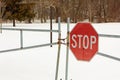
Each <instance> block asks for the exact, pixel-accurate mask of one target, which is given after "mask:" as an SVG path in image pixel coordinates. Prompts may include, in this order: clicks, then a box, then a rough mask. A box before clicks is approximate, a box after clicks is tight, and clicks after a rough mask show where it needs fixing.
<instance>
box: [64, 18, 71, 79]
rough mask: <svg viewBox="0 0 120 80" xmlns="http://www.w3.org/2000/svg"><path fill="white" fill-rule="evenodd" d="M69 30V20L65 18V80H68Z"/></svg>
mask: <svg viewBox="0 0 120 80" xmlns="http://www.w3.org/2000/svg"><path fill="white" fill-rule="evenodd" d="M69 29H70V18H67V46H66V70H65V80H68V64H69Z"/></svg>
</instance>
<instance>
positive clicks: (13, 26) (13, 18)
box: [13, 18, 15, 27]
mask: <svg viewBox="0 0 120 80" xmlns="http://www.w3.org/2000/svg"><path fill="white" fill-rule="evenodd" d="M13 27H15V18H13Z"/></svg>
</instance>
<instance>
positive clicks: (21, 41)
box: [20, 29, 23, 49]
mask: <svg viewBox="0 0 120 80" xmlns="http://www.w3.org/2000/svg"><path fill="white" fill-rule="evenodd" d="M20 48H21V49H22V48H23V31H22V29H21V30H20Z"/></svg>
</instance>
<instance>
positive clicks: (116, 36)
mask: <svg viewBox="0 0 120 80" xmlns="http://www.w3.org/2000/svg"><path fill="white" fill-rule="evenodd" d="M98 35H99V36H100V37H109V38H120V35H109V34H98Z"/></svg>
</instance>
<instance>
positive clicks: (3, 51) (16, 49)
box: [0, 42, 58, 53]
mask: <svg viewBox="0 0 120 80" xmlns="http://www.w3.org/2000/svg"><path fill="white" fill-rule="evenodd" d="M57 44H58V43H57V42H54V43H48V44H41V45H34V46H28V47H23V48H22V49H21V48H15V49H9V50H2V51H0V53H5V52H10V51H18V50H25V49H32V48H38V47H45V46H50V45H57Z"/></svg>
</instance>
